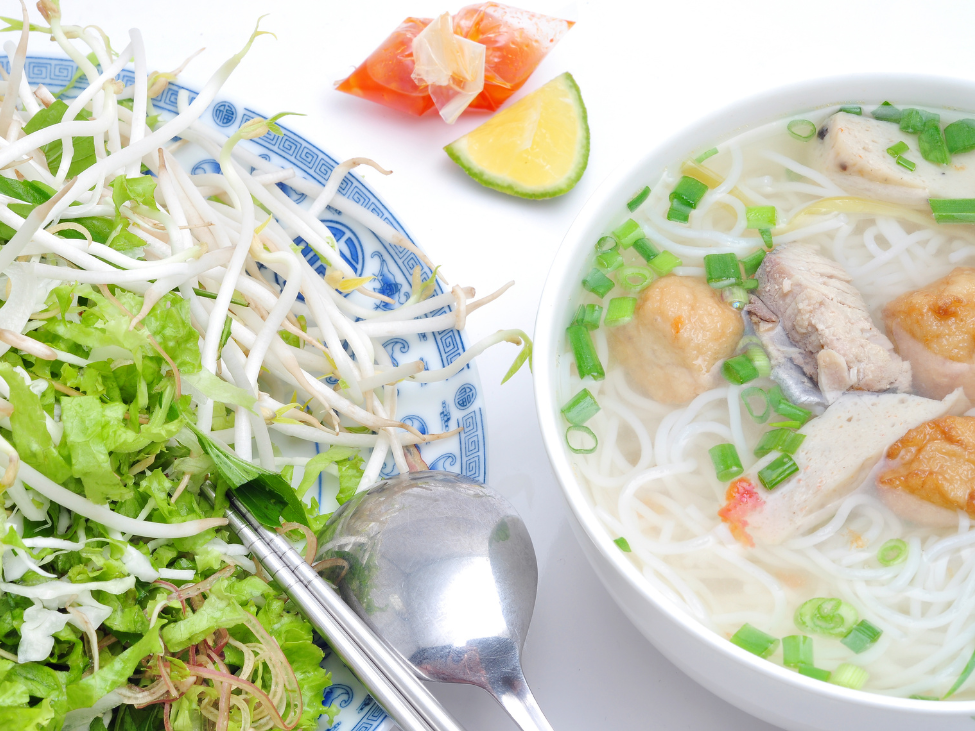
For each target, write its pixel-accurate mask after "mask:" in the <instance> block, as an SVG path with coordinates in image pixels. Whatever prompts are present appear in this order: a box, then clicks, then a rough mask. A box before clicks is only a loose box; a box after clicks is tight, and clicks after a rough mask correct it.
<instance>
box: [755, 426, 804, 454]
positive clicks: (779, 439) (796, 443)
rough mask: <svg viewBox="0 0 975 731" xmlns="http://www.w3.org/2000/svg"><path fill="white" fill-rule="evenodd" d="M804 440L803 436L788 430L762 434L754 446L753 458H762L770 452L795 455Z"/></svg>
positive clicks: (774, 430) (775, 430)
mask: <svg viewBox="0 0 975 731" xmlns="http://www.w3.org/2000/svg"><path fill="white" fill-rule="evenodd" d="M805 438H806V435H805V434H798V433H796V432H794V431H790V430H788V429H782V428H778V429H773V430H772V431H767V432H765V433H764V434H762V436H761V437H760V438H759V440H758V444H757V445H756V446H755V456H756V457H764V456H765V455H766V454H770V453H771V452H782V453H783V454H795V453H796V450H797V449H799V447H800V445H801V444H802V442H803V440H804V439H805Z"/></svg>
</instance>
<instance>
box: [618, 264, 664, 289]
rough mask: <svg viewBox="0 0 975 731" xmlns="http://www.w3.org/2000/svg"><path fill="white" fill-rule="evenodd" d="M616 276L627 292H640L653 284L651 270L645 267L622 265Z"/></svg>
mask: <svg viewBox="0 0 975 731" xmlns="http://www.w3.org/2000/svg"><path fill="white" fill-rule="evenodd" d="M654 261H656V259H655V260H654ZM617 278H618V279H619V282H620V286H621V287H622V288H623V289H625V290H626V291H627V292H642V291H643V290H645V289H646V288H647V287H649V286H650V285H651V284H653V272H651V271H650V270H649V269H647V268H646V267H623V268H622V269H620V271H619V274H618V275H617Z"/></svg>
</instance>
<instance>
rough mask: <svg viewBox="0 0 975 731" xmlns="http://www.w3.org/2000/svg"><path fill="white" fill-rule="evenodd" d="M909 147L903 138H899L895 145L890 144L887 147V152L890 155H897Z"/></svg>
mask: <svg viewBox="0 0 975 731" xmlns="http://www.w3.org/2000/svg"><path fill="white" fill-rule="evenodd" d="M909 149H910V148H909V147H908V146H907V143H906V142H904V140H901V141H900V142H898V143H897V144H896V145H891V146H890V147H888V148H887V154H888V155H890V156H891V157H897V156H898V155H903V154H904V153H905V152H907V151H908V150H909Z"/></svg>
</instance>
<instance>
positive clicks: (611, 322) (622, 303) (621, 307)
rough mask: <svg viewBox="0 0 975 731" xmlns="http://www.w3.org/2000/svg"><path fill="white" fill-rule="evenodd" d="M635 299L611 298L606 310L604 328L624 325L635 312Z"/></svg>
mask: <svg viewBox="0 0 975 731" xmlns="http://www.w3.org/2000/svg"><path fill="white" fill-rule="evenodd" d="M636 302H637V299H636V297H613V299H611V300H610V301H609V307H607V308H606V327H616V326H618V325H625V324H626V323H628V322H629V321H630V320H632V319H633V313H634V312H636Z"/></svg>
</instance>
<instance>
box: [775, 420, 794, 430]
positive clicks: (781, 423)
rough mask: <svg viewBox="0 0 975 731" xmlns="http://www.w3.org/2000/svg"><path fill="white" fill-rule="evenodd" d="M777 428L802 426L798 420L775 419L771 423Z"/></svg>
mask: <svg viewBox="0 0 975 731" xmlns="http://www.w3.org/2000/svg"><path fill="white" fill-rule="evenodd" d="M769 426H771V427H775V428H776V429H798V428H799V427H801V426H802V424H800V423H799V422H798V421H773V422H771V423H770V424H769Z"/></svg>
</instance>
